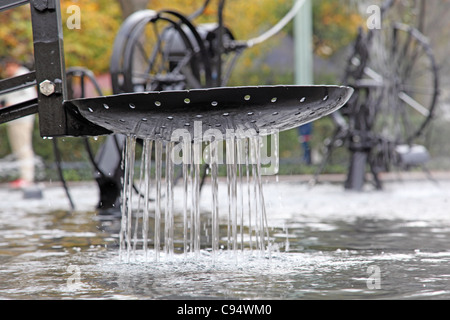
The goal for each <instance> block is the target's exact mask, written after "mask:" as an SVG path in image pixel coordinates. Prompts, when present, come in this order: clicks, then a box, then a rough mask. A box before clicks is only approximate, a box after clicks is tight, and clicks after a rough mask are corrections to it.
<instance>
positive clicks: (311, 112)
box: [65, 86, 353, 141]
mask: <svg viewBox="0 0 450 320" xmlns="http://www.w3.org/2000/svg"><path fill="white" fill-rule="evenodd" d="M352 93H353V89H352V88H349V87H338V86H258V87H221V88H211V89H195V90H189V91H163V92H146V93H129V94H120V95H114V96H106V97H99V98H88V99H77V100H71V101H66V102H65V107H67V108H69V109H72V110H74V111H75V112H76V113H79V114H81V116H82V117H84V118H85V119H87V120H88V121H90V122H92V123H93V124H96V125H98V126H101V127H103V128H105V129H108V130H110V131H111V132H114V133H121V134H132V135H136V136H137V137H138V138H151V139H163V140H166V141H170V140H171V138H172V134H173V133H174V132H175V130H177V129H182V130H187V132H189V133H190V134H191V136H192V137H194V134H195V132H194V130H197V132H196V134H198V130H199V129H200V128H201V130H202V133H201V134H203V133H205V132H207V131H208V130H209V129H216V130H219V131H220V132H221V133H222V134H223V135H224V136H225V135H226V133H227V130H244V131H246V130H249V129H254V131H256V132H257V133H260V132H261V133H263V132H262V131H266V130H267V131H268V130H279V131H284V130H288V129H292V128H295V127H298V126H300V125H302V124H305V123H307V122H310V121H313V120H316V119H318V118H321V117H323V116H326V115H328V114H330V113H332V112H334V111H335V110H337V109H339V108H340V107H342V106H343V105H344V104H345V103H346V102H347V101H348V99H349V98H350V97H351V95H352Z"/></svg>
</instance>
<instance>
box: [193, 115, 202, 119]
mask: <svg viewBox="0 0 450 320" xmlns="http://www.w3.org/2000/svg"><path fill="white" fill-rule="evenodd" d="M195 117H196V118H198V119H201V118H203V116H202V115H201V114H198V115H196V116H195Z"/></svg>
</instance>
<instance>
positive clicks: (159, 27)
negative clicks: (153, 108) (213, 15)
mask: <svg viewBox="0 0 450 320" xmlns="http://www.w3.org/2000/svg"><path fill="white" fill-rule="evenodd" d="M111 76H112V82H113V90H114V92H115V93H122V92H144V91H166V90H183V89H192V88H201V87H205V86H208V85H209V84H210V82H211V67H210V63H209V58H208V55H207V52H206V49H205V48H204V46H203V43H202V41H201V39H200V36H199V35H198V33H197V31H196V30H195V28H194V27H193V26H192V24H191V23H190V22H189V21H188V20H187V19H186V18H184V17H183V16H181V15H179V14H177V13H175V12H169V11H161V12H155V11H152V10H144V11H139V12H136V13H135V14H133V15H131V16H130V17H129V18H128V19H127V20H126V21H125V22H124V24H123V25H122V27H121V30H120V31H119V34H118V36H117V38H116V42H115V44H114V51H113V56H112V59H111Z"/></svg>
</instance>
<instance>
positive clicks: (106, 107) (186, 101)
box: [88, 95, 328, 116]
mask: <svg viewBox="0 0 450 320" xmlns="http://www.w3.org/2000/svg"><path fill="white" fill-rule="evenodd" d="M250 99H251V96H250V95H246V96H244V100H246V101H249V100H250ZM277 100H278V98H277V97H274V98H272V99H271V102H272V103H275V102H277ZM326 100H328V96H325V97H324V98H323V101H326ZM305 101H306V97H303V98H301V99H300V102H301V103H303V102H305ZM184 103H185V104H189V103H191V100H190V99H189V98H186V99H184ZM161 105H162V103H161V102H160V101H155V106H157V107H160V106H161ZM211 105H212V106H213V107H216V106H218V105H219V103H218V102H217V101H213V102H211ZM103 107H104V108H105V109H107V110H108V109H109V106H108V104H106V103H104V104H103ZM129 107H130V109H136V105H135V104H133V103H130V104H129ZM88 111H89V112H91V113H93V112H94V110H93V109H92V108H90V107H88ZM226 115H228V114H227V113H225V114H224V116H226ZM249 115H250V113H249Z"/></svg>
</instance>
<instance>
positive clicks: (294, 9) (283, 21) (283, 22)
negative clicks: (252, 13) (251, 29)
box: [246, 0, 306, 48]
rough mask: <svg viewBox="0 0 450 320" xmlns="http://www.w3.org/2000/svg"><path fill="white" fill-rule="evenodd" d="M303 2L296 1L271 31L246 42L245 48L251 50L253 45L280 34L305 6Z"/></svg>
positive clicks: (303, 0)
mask: <svg viewBox="0 0 450 320" xmlns="http://www.w3.org/2000/svg"><path fill="white" fill-rule="evenodd" d="M305 2H306V0H297V1H296V2H295V4H294V6H293V7H292V9H291V10H290V11H289V12H288V13H287V14H286V15H285V16H284V17H283V19H281V20H280V21H279V22H278V23H277V24H276V25H275V26H273V27H272V28H271V29H269V30H268V31H266V32H265V33H263V34H262V35H260V36H258V37H256V38H253V39H250V40H247V42H246V43H247V46H248V47H249V48H251V47H253V46H254V45H257V44H260V43H262V42H264V41H266V40H267V39H269V38H271V37H273V36H274V35H276V34H277V33H278V32H280V31H281V30H282V29H283V28H284V27H285V26H286V25H287V24H288V23H289V22H291V20H292V19H294V17H295V16H296V15H297V14H298V12H299V11H300V9H301V8H302V7H303V5H304V4H305Z"/></svg>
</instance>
